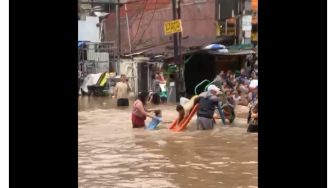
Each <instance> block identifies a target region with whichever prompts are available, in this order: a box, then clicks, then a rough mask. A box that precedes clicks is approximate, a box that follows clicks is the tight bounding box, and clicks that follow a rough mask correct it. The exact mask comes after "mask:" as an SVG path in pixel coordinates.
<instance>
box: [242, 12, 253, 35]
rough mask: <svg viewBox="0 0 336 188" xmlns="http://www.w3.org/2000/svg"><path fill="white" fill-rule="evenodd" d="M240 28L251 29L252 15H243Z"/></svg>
mask: <svg viewBox="0 0 336 188" xmlns="http://www.w3.org/2000/svg"><path fill="white" fill-rule="evenodd" d="M242 30H243V31H251V30H252V16H251V15H247V16H243V19H242Z"/></svg>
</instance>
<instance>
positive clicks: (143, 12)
mask: <svg viewBox="0 0 336 188" xmlns="http://www.w3.org/2000/svg"><path fill="white" fill-rule="evenodd" d="M147 2H148V0H146V2H145V6H144V9H143V11H142V14H141V17H140V20H139V24H138V28H137V31H136V32H135V35H134V37H133V38H132V43H133V42H134V39H135V37H136V36H137V34H138V31H139V28H140V24H141V20H142V17H143V15H144V14H145V10H146V6H147Z"/></svg>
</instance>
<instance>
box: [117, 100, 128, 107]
mask: <svg viewBox="0 0 336 188" xmlns="http://www.w3.org/2000/svg"><path fill="white" fill-rule="evenodd" d="M117 106H129V103H128V99H118V100H117Z"/></svg>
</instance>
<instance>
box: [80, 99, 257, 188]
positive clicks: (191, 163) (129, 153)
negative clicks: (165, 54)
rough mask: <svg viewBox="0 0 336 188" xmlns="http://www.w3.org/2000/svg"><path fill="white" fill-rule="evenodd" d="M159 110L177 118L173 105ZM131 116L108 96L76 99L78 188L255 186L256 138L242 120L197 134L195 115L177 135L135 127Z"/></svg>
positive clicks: (171, 118)
mask: <svg viewBox="0 0 336 188" xmlns="http://www.w3.org/2000/svg"><path fill="white" fill-rule="evenodd" d="M159 108H161V109H162V112H163V117H164V119H167V120H173V119H174V117H175V116H176V113H175V110H174V109H175V105H169V104H168V105H160V106H159ZM242 111H244V110H242ZM245 111H246V110H245ZM245 111H244V112H245ZM238 114H239V112H238ZM130 116H131V115H130V108H123V109H118V108H116V107H115V101H114V100H112V99H111V98H90V100H89V99H88V98H79V113H78V128H79V131H78V134H79V135H78V139H79V140H78V151H79V153H78V176H79V177H78V183H79V187H83V188H84V187H85V188H86V187H151V188H154V187H165V188H166V187H181V188H184V187H225V188H231V187H234V188H238V187H241V188H245V187H257V176H258V172H257V166H258V162H257V161H258V156H257V151H258V147H257V145H258V135H257V134H248V133H246V128H247V125H246V119H240V118H237V119H236V121H235V125H234V126H233V127H222V126H221V124H219V123H218V124H217V125H216V128H215V129H214V130H211V131H197V130H196V124H195V118H196V117H194V118H193V119H192V121H191V123H190V125H189V127H188V129H187V130H186V131H184V132H179V133H175V132H171V131H169V130H167V128H166V127H167V124H162V125H160V126H159V130H154V131H149V130H145V129H133V128H132V126H131V121H130ZM241 116H246V112H245V113H244V114H243V113H241V114H240V116H238V117H241ZM149 120H150V119H149V118H148V119H147V120H146V122H149Z"/></svg>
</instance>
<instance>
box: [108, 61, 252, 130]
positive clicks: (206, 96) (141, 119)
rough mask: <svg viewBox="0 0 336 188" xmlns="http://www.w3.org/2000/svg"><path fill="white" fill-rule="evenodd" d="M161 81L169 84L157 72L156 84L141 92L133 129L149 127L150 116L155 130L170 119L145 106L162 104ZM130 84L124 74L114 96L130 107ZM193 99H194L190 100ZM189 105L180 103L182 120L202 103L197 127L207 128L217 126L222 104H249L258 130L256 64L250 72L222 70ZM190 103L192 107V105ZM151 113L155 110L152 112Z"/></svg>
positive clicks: (133, 119) (250, 116)
mask: <svg viewBox="0 0 336 188" xmlns="http://www.w3.org/2000/svg"><path fill="white" fill-rule="evenodd" d="M160 84H161V85H162V84H163V85H164V84H166V81H165V79H164V77H163V75H162V74H160V73H156V74H155V76H154V78H153V82H152V87H151V90H150V91H149V92H141V93H140V94H139V95H138V99H137V100H136V101H135V102H134V103H133V106H132V124H133V128H142V127H145V120H146V117H150V118H152V121H151V123H150V125H151V126H149V127H150V128H151V129H152V128H155V127H156V126H157V125H158V124H159V123H161V122H165V123H167V121H163V120H162V115H161V111H158V110H156V111H151V110H147V109H146V108H145V105H146V103H148V102H152V103H154V104H158V103H160V101H162V97H161V96H160V93H162V89H161V87H160ZM129 91H130V87H129V85H128V82H127V78H126V76H125V75H121V81H120V82H118V83H117V84H116V87H115V91H114V97H115V98H116V99H117V105H118V106H129V101H128V92H129ZM219 93H221V94H224V98H225V100H224V101H223V100H221V98H219V97H218V95H219ZM188 101H190V100H188ZM188 101H187V102H186V103H185V104H186V105H184V106H183V105H181V104H179V105H178V106H177V107H176V110H177V112H178V114H179V120H182V119H183V117H185V115H186V114H187V113H188V111H190V110H191V107H192V106H193V105H195V103H199V109H198V111H197V129H200V130H207V129H212V128H213V127H214V123H215V122H214V119H215V118H219V117H218V116H217V117H216V115H217V114H215V109H216V107H217V106H218V105H219V106H220V105H223V103H225V105H227V106H229V107H231V108H232V109H233V111H234V110H235V108H236V106H237V105H243V106H248V107H249V114H248V118H247V122H248V125H249V126H248V129H247V131H248V132H258V67H257V65H256V66H254V67H253V69H252V70H249V71H246V70H245V69H244V68H242V69H241V70H240V72H239V73H237V74H236V73H234V72H233V71H231V70H228V71H226V72H225V71H223V70H221V71H220V72H219V74H218V75H217V76H216V77H215V79H214V80H213V82H212V84H211V85H210V86H208V88H207V91H205V92H203V93H201V94H200V95H199V96H198V97H196V98H192V100H191V102H190V103H188ZM188 105H189V107H188ZM151 112H155V113H154V114H155V115H152V114H151Z"/></svg>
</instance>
